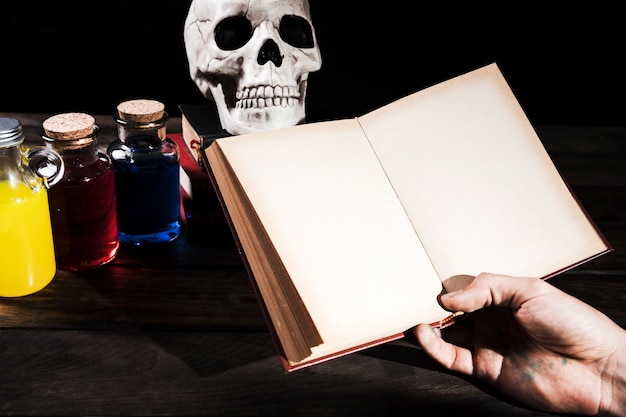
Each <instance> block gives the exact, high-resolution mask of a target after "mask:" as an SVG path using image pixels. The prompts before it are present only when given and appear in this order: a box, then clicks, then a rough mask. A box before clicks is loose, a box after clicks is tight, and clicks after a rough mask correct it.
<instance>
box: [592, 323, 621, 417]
mask: <svg viewBox="0 0 626 417" xmlns="http://www.w3.org/2000/svg"><path fill="white" fill-rule="evenodd" d="M619 335H620V339H619V340H618V342H617V344H616V346H617V349H616V350H615V352H614V353H613V355H612V356H611V358H610V361H609V366H608V367H607V369H606V372H605V373H604V375H603V376H602V379H603V381H604V385H605V387H604V393H605V394H604V395H603V396H602V397H603V399H602V403H601V404H600V413H599V415H601V416H625V415H626V330H624V329H622V331H621V333H619Z"/></svg>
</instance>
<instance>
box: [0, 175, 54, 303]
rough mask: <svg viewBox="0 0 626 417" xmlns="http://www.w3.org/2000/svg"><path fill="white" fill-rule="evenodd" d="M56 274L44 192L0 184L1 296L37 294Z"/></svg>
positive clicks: (15, 185) (20, 186)
mask: <svg viewBox="0 0 626 417" xmlns="http://www.w3.org/2000/svg"><path fill="white" fill-rule="evenodd" d="M55 273H56V262H55V258H54V245H53V241H52V228H51V225H50V212H49V209H48V193H47V191H46V189H45V188H42V189H41V190H39V192H35V191H33V190H31V189H30V187H28V186H27V185H25V184H22V183H18V184H11V183H9V182H8V181H0V296H2V297H19V296H23V295H28V294H32V293H34V292H37V291H39V290H41V289H43V288H44V287H45V286H46V285H48V284H49V283H50V282H51V281H52V279H53V278H54V275H55Z"/></svg>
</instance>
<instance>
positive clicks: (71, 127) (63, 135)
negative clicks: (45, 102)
mask: <svg viewBox="0 0 626 417" xmlns="http://www.w3.org/2000/svg"><path fill="white" fill-rule="evenodd" d="M95 123H96V120H95V119H94V118H93V116H91V115H89V114H86V113H62V114H57V115H55V116H52V117H49V118H47V119H46V120H45V121H44V122H43V129H44V131H45V133H46V136H48V137H49V138H51V139H55V140H75V139H81V138H84V137H87V136H91V135H93V133H94V127H95Z"/></svg>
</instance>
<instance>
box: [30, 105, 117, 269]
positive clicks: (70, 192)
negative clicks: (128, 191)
mask: <svg viewBox="0 0 626 417" xmlns="http://www.w3.org/2000/svg"><path fill="white" fill-rule="evenodd" d="M43 129H44V132H45V133H44V134H43V135H42V136H41V137H42V139H43V140H44V142H45V144H46V147H49V148H52V149H54V150H56V151H57V152H58V153H59V154H60V155H61V157H62V158H63V161H64V163H65V173H64V175H63V179H62V180H61V182H60V183H59V184H58V186H57V187H55V188H54V189H51V190H50V192H49V206H50V218H51V222H52V234H53V238H54V247H55V255H56V259H57V265H58V267H59V268H62V269H69V270H82V269H91V268H97V267H99V266H102V265H105V264H108V263H109V262H111V261H113V260H114V259H115V257H116V256H117V253H118V250H119V247H120V242H119V238H118V226H117V212H116V202H115V175H114V173H113V166H112V163H111V160H110V159H109V157H108V156H107V155H106V154H105V153H103V152H100V151H99V150H98V141H97V135H98V131H99V129H98V126H97V125H96V124H95V119H94V118H93V116H91V115H89V114H86V113H62V114H57V115H55V116H52V117H50V118H48V119H46V120H45V121H44V122H43Z"/></svg>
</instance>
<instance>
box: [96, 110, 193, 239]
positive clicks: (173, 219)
mask: <svg viewBox="0 0 626 417" xmlns="http://www.w3.org/2000/svg"><path fill="white" fill-rule="evenodd" d="M167 120H168V114H167V112H166V111H165V108H164V105H163V104H162V103H161V102H159V101H156V100H145V99H138V100H130V101H125V102H122V103H120V104H119V105H118V106H117V113H116V115H115V121H116V123H117V131H118V139H117V140H115V141H113V142H112V143H111V144H110V145H109V147H108V148H107V153H108V155H109V156H110V158H111V161H112V162H113V167H114V172H115V189H116V200H117V218H118V229H119V240H120V242H121V243H122V244H127V245H132V246H144V245H151V244H159V243H167V242H171V241H173V240H175V239H176V238H178V236H180V234H181V231H182V219H181V210H180V153H179V152H180V150H179V149H178V145H176V143H175V142H174V141H172V140H171V139H169V138H168V137H167V130H166V127H167V126H166V125H167Z"/></svg>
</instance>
